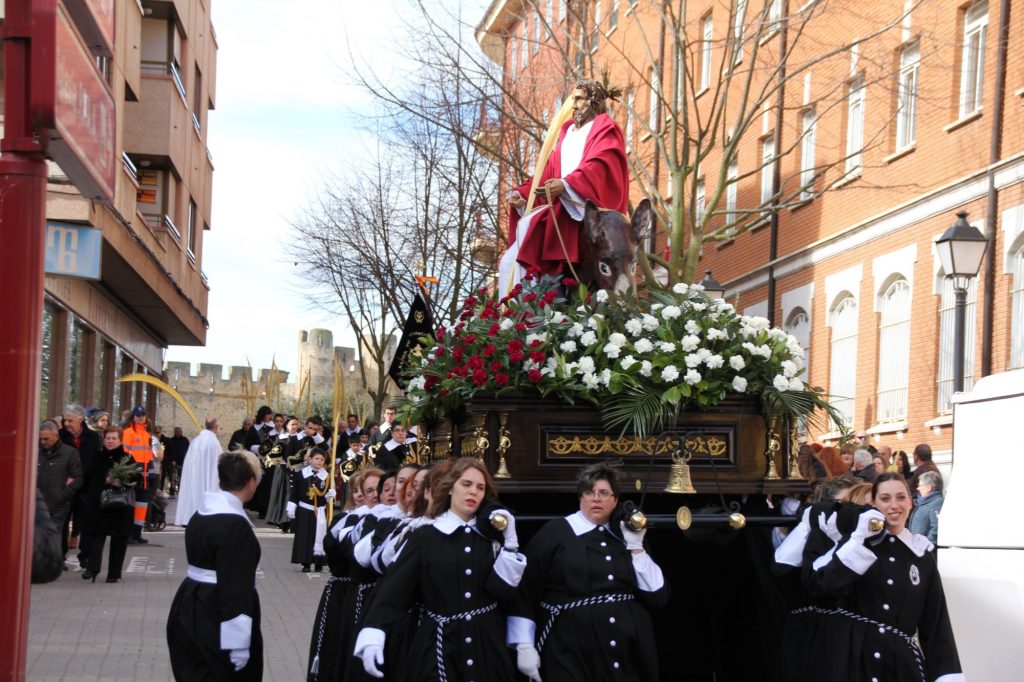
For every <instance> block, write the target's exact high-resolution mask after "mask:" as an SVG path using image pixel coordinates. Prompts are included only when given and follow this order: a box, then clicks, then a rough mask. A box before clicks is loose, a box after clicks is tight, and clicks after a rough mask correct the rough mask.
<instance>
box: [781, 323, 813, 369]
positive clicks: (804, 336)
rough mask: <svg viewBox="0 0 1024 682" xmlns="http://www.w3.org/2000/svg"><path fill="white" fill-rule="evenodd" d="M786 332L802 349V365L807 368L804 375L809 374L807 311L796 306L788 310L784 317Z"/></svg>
mask: <svg viewBox="0 0 1024 682" xmlns="http://www.w3.org/2000/svg"><path fill="white" fill-rule="evenodd" d="M786 332H788V333H789V334H792V335H793V337H794V338H795V339H796V340H797V341H798V342H799V343H800V347H801V348H803V349H804V367H805V368H807V371H806V372H805V376H809V375H810V367H811V318H810V316H808V315H807V311H806V310H804V309H803V308H800V307H797V308H793V310H791V311H790V313H789V317H787V318H786Z"/></svg>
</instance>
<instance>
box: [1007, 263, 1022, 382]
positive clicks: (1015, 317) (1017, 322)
mask: <svg viewBox="0 0 1024 682" xmlns="http://www.w3.org/2000/svg"><path fill="white" fill-rule="evenodd" d="M1010 268H1011V272H1012V273H1013V281H1012V283H1011V284H1010V369H1015V368H1018V367H1024V245H1022V246H1021V247H1020V248H1018V249H1017V250H1016V251H1015V252H1014V253H1013V255H1011V256H1010Z"/></svg>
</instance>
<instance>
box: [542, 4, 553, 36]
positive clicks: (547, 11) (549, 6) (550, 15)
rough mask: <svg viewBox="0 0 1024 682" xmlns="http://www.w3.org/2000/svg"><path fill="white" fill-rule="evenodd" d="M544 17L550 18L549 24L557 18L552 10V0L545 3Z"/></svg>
mask: <svg viewBox="0 0 1024 682" xmlns="http://www.w3.org/2000/svg"><path fill="white" fill-rule="evenodd" d="M544 18H545V19H547V20H548V23H549V24H550V23H551V22H553V21H554V20H555V14H554V12H553V11H552V0H547V2H546V3H545V5H544ZM549 30H550V29H549Z"/></svg>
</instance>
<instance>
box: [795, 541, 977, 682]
mask: <svg viewBox="0 0 1024 682" xmlns="http://www.w3.org/2000/svg"><path fill="white" fill-rule="evenodd" d="M934 549H935V548H934V546H933V545H932V544H931V543H930V542H928V539H927V538H925V537H923V536H920V535H914V534H913V533H911V532H910V531H908V530H905V531H903V533H901V534H900V535H899V536H898V537H897V536H892V535H885V536H884V537H883V538H881V540H880V541H878V542H877V543H874V542H872V541H869V542H867V543H857V542H856V541H855V540H852V539H850V537H849V535H847V536H845V537H843V538H842V539H841V540H840V542H839V543H838V545H837V546H836V549H835V551H834V552H830V553H826V555H824V557H822V558H821V559H822V560H821V561H820V562H819V564H818V567H817V568H814V567H813V565H812V567H811V569H810V570H808V566H807V562H806V561H805V566H804V585H805V587H806V588H807V590H808V591H809V592H810V594H811V595H812V596H822V597H826V598H832V599H835V607H834V608H825V607H807V608H808V610H815V611H816V613H817V614H818V616H819V618H818V627H819V629H820V631H819V632H818V633H815V639H816V640H817V641H818V642H822V643H827V645H824V644H823V645H820V646H815V647H813V648H812V650H811V651H810V652H809V653H808V654H807V655H805V656H804V657H803V659H802V660H803V668H802V670H800V671H798V673H797V674H796V675H794V676H793V677H792V679H800V680H830V682H846V681H847V680H849V681H850V682H852V681H853V680H870V679H872V678H877V679H879V680H885V682H910V681H912V682H925V681H926V682H933V680H935V679H937V678H939V677H941V676H942V675H947V674H954V673H960V672H961V668H960V659H959V656H958V655H957V649H956V642H955V640H954V638H953V629H952V626H951V625H950V622H949V612H948V611H947V610H946V597H945V594H944V593H943V590H942V580H941V579H940V577H939V572H938V564H937V562H936V560H935V551H934ZM809 552H810V550H809ZM807 558H808V559H809V558H810V556H809V555H808V556H807ZM915 633H916V635H917V636H918V637H919V639H920V643H921V646H920V651H917V650H916V647H915V646H914V645H913V644H912V642H911V641H910V638H912V637H914V635H915ZM794 658H795V657H794Z"/></svg>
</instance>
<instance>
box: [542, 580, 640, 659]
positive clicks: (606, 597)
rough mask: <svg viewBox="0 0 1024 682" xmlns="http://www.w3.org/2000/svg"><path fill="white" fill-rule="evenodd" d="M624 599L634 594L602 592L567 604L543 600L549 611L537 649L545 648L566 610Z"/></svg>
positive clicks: (630, 597) (630, 599) (628, 599)
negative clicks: (556, 620)
mask: <svg viewBox="0 0 1024 682" xmlns="http://www.w3.org/2000/svg"><path fill="white" fill-rule="evenodd" d="M622 601H633V595H632V594H628V593H626V592H622V593H618V594H601V595H598V596H595V597H587V598H586V599H578V600H576V601H571V602H566V603H565V604H548V603H546V602H541V603H540V605H541V607H543V608H544V610H545V611H547V612H548V619H547V621H545V622H544V628H543V629H542V630H541V631H540V638H539V639H538V640H537V651H540V650H541V649H543V648H544V642H545V641H546V640H547V638H548V635H550V634H551V627H552V626H553V625H554V624H555V619H556V618H558V616H559V615H560V614H562V613H564V612H566V611H571V610H572V609H579V608H582V607H584V606H598V605H599V604H614V603H616V602H622Z"/></svg>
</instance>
